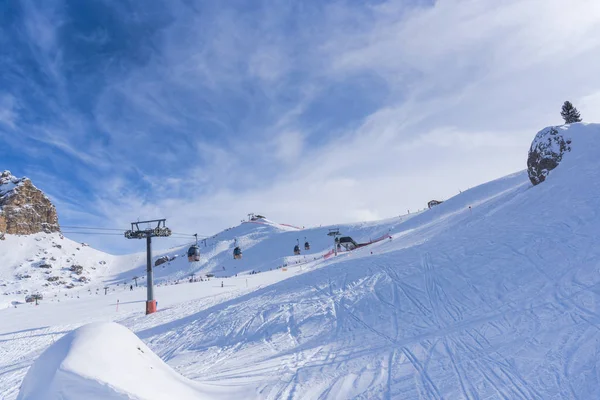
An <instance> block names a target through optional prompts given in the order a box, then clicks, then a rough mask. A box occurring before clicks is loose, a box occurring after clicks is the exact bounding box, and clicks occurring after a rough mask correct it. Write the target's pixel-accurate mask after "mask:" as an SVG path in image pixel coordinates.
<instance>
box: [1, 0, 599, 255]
mask: <svg viewBox="0 0 600 400" xmlns="http://www.w3.org/2000/svg"><path fill="white" fill-rule="evenodd" d="M415 3H416V5H410V4H407V2H406V1H400V0H398V1H396V0H389V1H383V2H377V3H371V4H359V3H355V2H331V3H325V2H323V3H321V2H316V3H312V2H302V7H300V6H299V4H300V3H299V2H298V3H296V2H286V3H285V4H283V3H281V4H277V5H275V4H273V3H269V4H267V3H266V2H265V3H264V4H262V3H260V2H258V3H256V4H254V6H255V7H253V8H252V9H246V8H244V9H242V8H236V7H234V6H233V5H231V4H226V3H219V4H218V5H215V4H210V3H209V2H188V1H186V2H181V1H169V2H165V3H164V7H163V8H161V13H159V14H160V15H162V14H165V18H164V21H163V19H160V15H159V17H154V16H153V17H152V18H156V19H158V20H160V21H161V22H160V24H158V25H160V27H159V28H156V29H154V30H153V31H152V34H151V35H148V37H149V39H148V40H147V41H144V42H143V46H141V47H142V48H141V50H140V51H141V55H140V56H139V57H140V59H139V60H138V59H136V60H135V62H131V63H127V64H123V65H121V64H120V62H123V60H119V59H116V60H112V59H111V60H110V61H107V62H106V64H105V69H104V70H103V72H102V73H99V75H98V80H99V81H100V82H101V84H99V85H98V87H97V92H96V93H94V94H93V96H90V100H89V102H90V103H91V105H90V109H91V114H92V115H91V116H90V115H87V114H85V113H83V112H81V111H80V110H78V109H77V107H74V105H73V104H72V101H71V98H70V93H69V91H68V90H67V89H65V88H66V87H67V86H66V84H65V82H68V79H66V78H65V76H66V72H65V65H66V61H65V52H64V46H65V44H64V43H62V42H61V36H60V35H58V34H57V32H59V31H60V29H61V27H62V26H63V25H64V24H65V21H67V20H68V19H67V18H65V16H64V15H63V12H64V10H63V8H61V3H60V2H59V1H53V2H51V6H48V7H46V6H45V7H44V8H39V7H37V4H35V5H36V7H34V3H27V7H28V8H27V13H26V15H27V22H26V26H29V27H30V28H27V34H28V37H29V38H30V42H31V43H32V44H31V46H33V47H32V48H33V49H34V50H35V51H36V52H37V54H38V56H36V59H37V60H38V62H39V63H40V64H41V65H43V68H42V69H43V70H44V71H47V72H46V73H47V75H48V76H51V77H53V79H55V81H56V82H57V87H58V88H59V91H61V90H65V93H63V94H60V93H59V95H58V96H54V97H53V98H52V101H50V100H49V102H50V103H51V107H50V108H51V109H52V110H55V113H56V114H57V115H61V117H60V118H56V119H54V120H53V121H52V122H51V123H46V124H39V126H36V127H35V128H36V129H32V130H31V131H30V132H31V133H30V134H29V135H37V140H38V141H43V142H44V143H46V144H47V145H49V146H53V147H54V148H60V149H61V150H62V151H63V152H65V153H67V154H68V155H69V156H70V157H73V158H77V159H78V160H80V161H81V162H82V163H84V164H85V165H88V166H89V165H94V164H96V163H97V164H98V166H99V168H98V170H99V171H101V172H100V173H99V172H97V171H94V169H91V170H90V171H88V172H83V171H80V172H78V173H79V174H80V176H79V179H82V180H84V179H85V180H86V182H88V184H89V188H88V190H89V191H91V192H93V193H94V194H93V195H91V196H88V197H85V196H83V197H82V199H85V200H84V201H85V202H86V204H85V207H86V209H87V210H88V211H89V215H90V217H89V218H91V219H93V220H94V221H104V223H105V224H108V225H110V226H127V224H128V223H129V222H130V220H132V219H133V220H135V219H136V218H137V217H140V218H152V217H167V218H169V221H170V223H171V225H172V226H173V227H176V229H177V230H179V231H186V232H192V233H193V232H198V233H200V232H202V233H212V232H214V231H216V230H218V229H221V228H223V227H226V226H230V225H232V224H235V223H237V222H238V221H239V219H240V218H242V217H243V216H244V215H246V213H248V212H251V211H256V212H260V213H264V214H266V215H267V216H269V217H271V218H273V219H277V220H281V221H283V222H289V223H293V224H296V225H315V224H316V225H319V224H327V223H334V222H339V221H353V220H361V219H373V218H381V217H387V216H393V215H397V214H400V213H404V212H406V210H407V209H411V210H414V209H417V208H421V207H424V205H425V204H426V202H427V201H428V200H430V199H432V198H438V199H439V198H442V199H443V198H448V197H450V196H452V195H454V194H456V193H457V192H458V190H459V189H464V188H467V187H470V186H473V185H476V184H478V183H482V182H485V181H487V180H490V179H493V178H496V177H500V176H502V175H505V174H508V173H511V172H514V171H516V170H519V169H523V168H524V167H525V160H526V152H527V149H528V146H529V143H530V141H531V139H532V137H533V135H534V134H535V132H536V131H537V130H538V129H540V128H542V127H543V126H545V125H549V124H558V123H561V121H560V116H559V113H558V112H559V109H560V105H561V104H562V102H563V101H564V100H566V99H570V100H571V101H573V102H574V103H575V105H576V106H579V108H580V110H581V111H582V114H583V116H584V119H587V120H590V119H593V118H597V117H600V115H598V114H599V113H600V111H597V110H599V108H598V107H597V104H598V93H600V75H598V74H597V71H598V69H599V67H600V51H599V50H600V3H598V2H597V1H593V0H527V1H521V0H507V1H503V2H498V3H494V4H492V3H490V2H489V1H486V0H469V1H467V0H439V1H437V2H434V3H432V4H429V3H425V2H415ZM49 4H50V3H49ZM107 4H108V3H107ZM129 6H132V7H134V5H133V3H126V2H123V3H119V4H112V5H110V7H111V9H112V10H113V11H114V12H115V13H117V14H118V15H119V16H120V18H121V20H122V21H123V23H127V24H128V25H136V24H142V23H144V20H143V16H144V15H154V14H152V12H153V11H152V9H149V10H145V12H144V13H137V14H136V13H132V12H131V9H130V8H129ZM134 14H135V15H134ZM54 18H55V19H56V21H58V22H57V23H54V22H53V21H54ZM165 21H167V22H165ZM112 38H113V33H112V32H111V31H110V28H107V30H100V31H97V33H94V34H91V35H86V36H85V38H83V39H82V40H83V41H84V42H86V41H87V42H89V43H90V45H104V44H106V43H107V42H108V41H110V40H111V39H112ZM115 40H119V39H118V38H116V39H115ZM97 73H98V72H97ZM356 77H368V79H366V80H365V82H368V83H371V82H380V83H378V84H379V85H382V86H384V88H383V89H381V88H378V87H375V85H373V86H369V85H366V86H364V85H363V86H360V85H350V82H352V81H353V79H356ZM340 86H346V87H347V91H346V92H344V95H343V96H340V97H338V98H335V99H336V100H335V101H339V104H336V103H335V102H334V101H333V100H332V99H333V98H334V97H333V96H332V88H333V87H340ZM366 98H370V99H374V101H373V102H372V103H369V104H373V107H372V109H369V110H366V109H365V107H363V106H362V104H363V103H361V101H362V100H364V99H366ZM324 100H328V102H327V101H324ZM332 102H333V104H332ZM323 104H326V106H324V105H323ZM355 104H358V105H359V106H357V108H353V106H354V105H355ZM357 109H358V110H362V111H364V114H360V115H356V110H357ZM2 110H11V111H9V112H6V111H5V113H6V114H3V113H2ZM15 110H16V108H15V106H14V104H11V105H9V106H4V107H2V103H1V102H0V123H4V124H5V125H6V126H9V127H11V126H14V124H18V123H20V118H19V115H18V114H15V112H16V111H15ZM330 114H335V115H336V116H335V118H334V116H333V115H330ZM3 115H6V116H5V117H4V118H3V117H2V116H3ZM5 121H9V122H8V123H7V122H5ZM338 121H339V123H338ZM11 124H12V125H11ZM336 124H337V125H336ZM30 126H31V125H30ZM332 126H333V128H332ZM86 132H87V134H86ZM89 132H94V133H93V134H91V135H90V134H89ZM100 134H101V135H102V137H100V138H98V137H97V136H98V135H100ZM90 136H92V138H90ZM30 137H31V138H33V136H30ZM50 190H51V189H50ZM78 196H79V195H78ZM56 198H57V199H58V201H59V203H62V204H67V205H65V208H66V209H68V210H69V215H71V218H73V219H78V220H81V219H83V218H85V216H84V215H76V212H75V209H74V207H73V204H71V203H68V202H64V200H62V201H61V200H60V196H57V197H56ZM78 198H79V197H78ZM63 202H64V203H63ZM91 216H94V217H91ZM98 223H100V222H98ZM106 240H108V241H106V242H104V243H105V244H106V245H107V246H108V247H111V248H118V249H122V247H121V245H120V244H116V243H117V242H116V241H117V239H114V241H110V240H112V239H110V238H108V239H106ZM119 240H120V239H119ZM99 243H100V242H99ZM119 243H120V242H119Z"/></svg>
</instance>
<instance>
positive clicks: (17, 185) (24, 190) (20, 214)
mask: <svg viewBox="0 0 600 400" xmlns="http://www.w3.org/2000/svg"><path fill="white" fill-rule="evenodd" d="M58 231H60V226H59V225H58V216H57V214H56V208H55V207H54V205H53V204H52V202H51V201H50V199H48V197H46V195H45V194H44V193H43V192H42V191H41V190H39V189H38V188H36V187H35V186H34V185H33V184H32V183H31V181H30V180H29V179H28V178H17V177H15V176H13V175H12V174H11V173H10V171H4V172H2V173H1V174H0V233H9V234H13V235H30V234H33V233H38V232H46V233H50V232H58Z"/></svg>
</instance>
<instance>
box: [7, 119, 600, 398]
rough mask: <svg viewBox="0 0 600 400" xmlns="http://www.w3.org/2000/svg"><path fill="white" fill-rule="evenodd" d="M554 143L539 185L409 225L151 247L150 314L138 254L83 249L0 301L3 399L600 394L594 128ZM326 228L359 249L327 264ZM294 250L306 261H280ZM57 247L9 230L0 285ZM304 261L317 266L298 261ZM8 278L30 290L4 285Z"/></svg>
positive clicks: (474, 199) (271, 225) (514, 178)
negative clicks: (53, 272) (70, 282)
mask: <svg viewBox="0 0 600 400" xmlns="http://www.w3.org/2000/svg"><path fill="white" fill-rule="evenodd" d="M564 129H568V132H569V134H570V135H571V137H572V138H573V143H572V151H571V153H569V154H568V155H567V156H565V158H564V160H563V161H562V163H561V165H560V166H559V167H558V168H557V169H555V170H553V171H552V172H551V173H550V174H549V176H548V178H547V179H546V181H545V182H543V183H541V184H540V185H538V186H535V187H532V185H531V183H530V182H529V179H528V177H527V173H526V172H519V173H516V174H512V175H509V176H507V177H505V178H502V179H498V180H495V181H492V182H489V183H486V184H483V185H480V186H478V187H475V188H473V189H470V190H468V191H464V192H462V193H460V194H459V195H457V196H455V197H453V198H450V199H447V200H445V201H444V202H443V203H442V204H439V205H436V206H435V207H433V208H431V209H428V210H426V211H423V212H420V213H414V214H411V215H405V216H401V217H395V218H390V219H387V220H384V221H378V222H369V223H362V224H339V225H334V226H323V227H312V228H306V229H303V230H297V229H291V228H289V227H281V226H280V225H279V224H277V223H275V222H272V221H267V222H266V223H264V224H241V225H239V226H237V227H234V228H231V229H228V230H226V231H223V232H221V233H219V234H217V235H214V236H213V237H212V238H209V239H208V240H207V243H206V247H203V246H204V244H199V247H200V252H201V255H200V261H198V262H195V261H194V262H189V261H188V259H187V253H186V252H187V250H188V248H189V245H190V243H187V244H185V245H183V246H181V247H178V248H176V249H171V250H169V251H165V252H159V253H157V254H156V255H155V257H157V258H158V257H162V256H165V255H167V256H169V259H170V260H171V261H169V262H165V263H164V264H161V265H159V266H158V267H156V277H157V283H158V286H157V288H156V298H157V300H158V302H159V307H158V311H157V312H156V313H155V314H152V315H150V316H146V315H145V314H144V310H143V304H144V300H145V290H144V289H145V288H144V287H143V286H144V282H143V280H141V281H140V282H139V287H137V288H135V285H134V290H129V285H130V284H131V280H132V278H133V276H136V275H139V273H140V271H142V270H143V267H144V259H143V257H144V255H143V254H139V255H128V256H122V257H116V256H109V255H106V254H103V253H101V252H97V251H95V250H93V249H88V248H85V250H84V249H83V248H82V249H81V250H79V252H85V253H82V256H81V262H82V265H84V266H85V268H88V266H90V267H89V268H91V266H97V267H98V268H97V269H96V270H93V271H95V274H94V275H92V276H91V277H90V282H89V283H87V284H85V285H83V284H82V285H83V286H81V287H77V288H74V290H73V291H70V290H66V289H61V290H60V292H59V291H54V289H52V288H53V287H51V288H50V289H49V290H48V292H47V293H45V295H44V299H43V300H41V301H40V302H39V305H37V306H36V305H35V304H33V303H29V304H21V303H22V302H23V301H24V295H23V293H22V294H19V295H16V294H9V295H3V296H2V299H3V303H2V305H3V308H2V309H0V322H1V323H0V341H1V342H0V397H1V398H3V399H10V400H12V399H15V398H20V399H23V400H25V399H41V398H48V397H43V396H54V397H55V398H61V397H60V396H62V398H64V399H73V398H106V399H120V398H123V396H130V397H134V398H135V397H136V396H137V397H138V398H148V399H166V398H173V396H177V398H182V399H188V398H189V399H191V398H209V399H239V398H245V399H246V398H248V399H279V398H291V399H306V398H308V399H313V398H314V399H317V398H323V399H338V398H369V399H371V398H374V399H379V398H384V399H385V398H427V399H436V398H437V399H441V398H510V399H512V398H527V399H538V398H539V399H546V398H598V397H600V382H599V381H598V376H597V374H596V373H595V368H596V365H597V362H598V359H597V356H596V354H597V351H596V348H597V337H598V333H597V325H598V324H597V319H598V316H597V314H598V313H597V310H596V304H598V301H599V300H600V298H599V296H600V295H599V294H598V291H597V290H596V288H597V286H598V285H599V284H600V273H599V271H598V267H599V265H600V264H599V262H600V261H599V260H600V247H599V246H597V242H598V227H599V226H600V213H599V212H598V211H597V199H598V198H600V180H598V171H600V160H599V159H598V157H597V154H599V153H600V148H599V146H600V145H599V144H598V141H597V138H598V137H600V126H598V125H595V124H573V125H571V126H569V127H566V128H564ZM331 228H337V229H339V231H340V233H341V234H342V235H345V236H349V237H351V238H353V240H354V241H356V243H369V242H370V241H371V238H375V239H373V240H372V241H373V243H371V244H369V245H368V246H364V247H359V248H356V249H354V250H352V251H347V252H346V251H341V252H339V253H338V256H337V257H335V256H329V257H328V258H325V257H324V255H325V254H327V253H328V252H329V251H331V247H332V244H333V239H332V237H331V236H328V235H327V233H328V232H329V229H331ZM388 234H389V236H390V237H391V239H390V238H386V239H383V240H378V241H376V239H378V238H383V237H385V235H388ZM304 237H307V240H310V242H311V250H310V251H302V254H301V255H300V256H294V255H292V254H293V248H294V245H296V244H297V243H298V241H303V240H304ZM36 238H37V239H40V240H36ZM57 240H60V238H57V237H56V236H53V235H45V234H42V235H34V236H31V237H25V236H24V237H15V236H11V235H7V238H6V240H4V241H0V261H1V262H2V265H3V266H4V267H3V269H2V274H3V275H2V279H3V284H7V286H2V287H1V288H2V289H3V290H7V291H11V292H13V291H15V290H21V291H22V290H25V289H27V288H34V287H36V288H37V286H35V285H37V283H39V282H37V280H36V279H37V277H38V275H32V274H43V273H44V272H43V271H41V272H40V270H38V269H36V268H38V267H37V266H29V265H28V264H27V262H26V259H27V258H30V257H32V256H31V253H32V254H37V253H40V254H44V251H48V252H50V251H52V252H53V253H52V256H54V257H55V258H57V259H59V257H62V255H61V253H60V251H62V250H64V251H65V252H66V253H65V255H64V257H68V256H69V255H70V254H77V252H78V251H77V250H76V248H75V247H76V246H80V244H78V243H75V242H71V241H69V240H68V239H66V238H65V239H64V240H63V241H62V242H61V243H62V248H61V249H57V248H56V247H52V243H56V241H57ZM235 243H238V244H239V245H240V246H241V247H242V249H243V258H242V259H240V260H234V259H233V257H231V255H232V251H233V247H234V245H235ZM72 246H73V247H72ZM11 248H23V249H27V252H30V254H27V252H26V253H25V254H23V253H19V254H15V252H10V251H9V250H8V249H11ZM184 255H185V256H184ZM175 256H177V257H175ZM20 257H21V258H20ZM305 257H306V259H309V258H310V257H313V258H315V257H316V259H313V260H308V261H307V262H304V261H303V262H299V263H298V264H297V265H294V261H300V260H304V258H305ZM88 261H89V264H86V262H88ZM99 261H105V264H99ZM65 262H66V260H65ZM284 263H286V264H287V266H286V267H283V265H284ZM101 265H102V268H100V266H101ZM25 269H27V271H29V272H27V271H26V270H25ZM7 271H8V272H7ZM15 271H20V273H21V272H22V273H28V274H30V275H31V278H27V279H20V280H18V281H15V282H13V277H14V272H15ZM192 274H195V275H194V277H196V278H197V277H201V278H202V281H198V280H194V279H192V281H191V282H190V278H191V276H192ZM208 275H211V276H210V277H208ZM39 276H41V275H39ZM9 279H10V283H9V282H8V280H9ZM126 283H127V285H126V286H125V284H126ZM9 285H10V286H9ZM105 286H109V287H110V290H108V292H107V294H106V295H105V294H104V290H103V288H104V287H105ZM96 289H97V290H96ZM30 291H31V290H30ZM96 293H98V294H96ZM65 294H66V296H65ZM55 296H56V297H55ZM58 300H60V301H58ZM13 301H19V302H20V303H19V304H16V308H15V304H14V303H13ZM117 304H118V311H117ZM113 321H114V322H116V323H118V324H119V325H116V326H115V325H112V324H111V322H113ZM88 323H94V324H95V325H87V324H88ZM79 327H82V330H81V331H78V330H76V329H77V328H79ZM63 338H64V339H63ZM86 349H90V351H89V352H88V351H87V350H86ZM92 349H94V351H92ZM47 350H48V351H49V352H50V353H44V352H45V351H47ZM95 350H99V351H95ZM42 354H44V356H43V357H40V355H42ZM155 355H156V356H155ZM86 357H87V358H86ZM36 360H37V361H36ZM83 360H88V361H89V360H94V362H84V361H83ZM59 361H60V362H59ZM34 363H35V366H34V368H32V369H31V370H30V371H31V375H28V376H27V378H26V379H25V380H24V378H25V376H26V375H27V373H28V370H29V368H30V367H31V366H32V365H34ZM103 363H106V364H103ZM113 363H114V365H115V366H116V367H115V369H114V370H113V369H112V368H108V367H107V368H96V367H97V366H99V365H107V366H109V365H113ZM119 365H120V366H122V367H123V370H121V369H119V368H118V366H119ZM36 371H44V373H42V374H38V373H36ZM111 371H112V372H111ZM152 371H155V372H152ZM149 377H151V378H152V383H151V384H148V385H146V384H145V383H144V382H145V381H146V380H147V379H148V378H149ZM147 388H151V389H152V390H150V391H148V390H147ZM164 388H168V389H167V391H168V392H169V393H165V392H164V391H161V390H162V389H164ZM20 390H21V395H19V391H20ZM42 393H43V394H42ZM82 394H85V396H87V397H85V396H83V395H82ZM19 396H20V397H19ZM82 396H83V397H82ZM169 396H171V397H169ZM50 398H52V397H50Z"/></svg>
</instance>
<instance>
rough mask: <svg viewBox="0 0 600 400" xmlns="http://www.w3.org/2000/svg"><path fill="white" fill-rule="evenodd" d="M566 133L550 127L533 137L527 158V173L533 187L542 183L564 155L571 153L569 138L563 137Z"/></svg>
mask: <svg viewBox="0 0 600 400" xmlns="http://www.w3.org/2000/svg"><path fill="white" fill-rule="evenodd" d="M567 132H568V131H566V130H559V129H558V128H557V127H553V126H551V127H548V128H545V129H542V130H541V131H539V132H538V134H537V135H535V138H534V139H533V142H532V143H531V147H530V149H529V156H528V157H527V173H528V175H529V180H530V181H531V183H533V184H534V185H537V184H539V183H542V182H544V181H545V180H546V177H547V176H548V174H549V173H550V171H552V170H553V169H554V168H556V167H557V166H558V165H559V164H560V162H561V161H562V159H563V156H564V154H565V153H567V152H570V151H571V138H570V137H566V136H565V135H566V134H567Z"/></svg>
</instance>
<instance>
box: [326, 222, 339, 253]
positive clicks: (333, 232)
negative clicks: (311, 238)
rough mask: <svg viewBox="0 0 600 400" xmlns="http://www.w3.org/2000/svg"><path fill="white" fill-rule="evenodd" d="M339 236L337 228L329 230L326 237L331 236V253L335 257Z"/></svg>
mask: <svg viewBox="0 0 600 400" xmlns="http://www.w3.org/2000/svg"><path fill="white" fill-rule="evenodd" d="M340 235H341V233H340V230H339V229H338V228H336V229H330V230H329V233H328V234H327V236H333V252H334V254H335V255H336V256H337V237H338V236H340Z"/></svg>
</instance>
